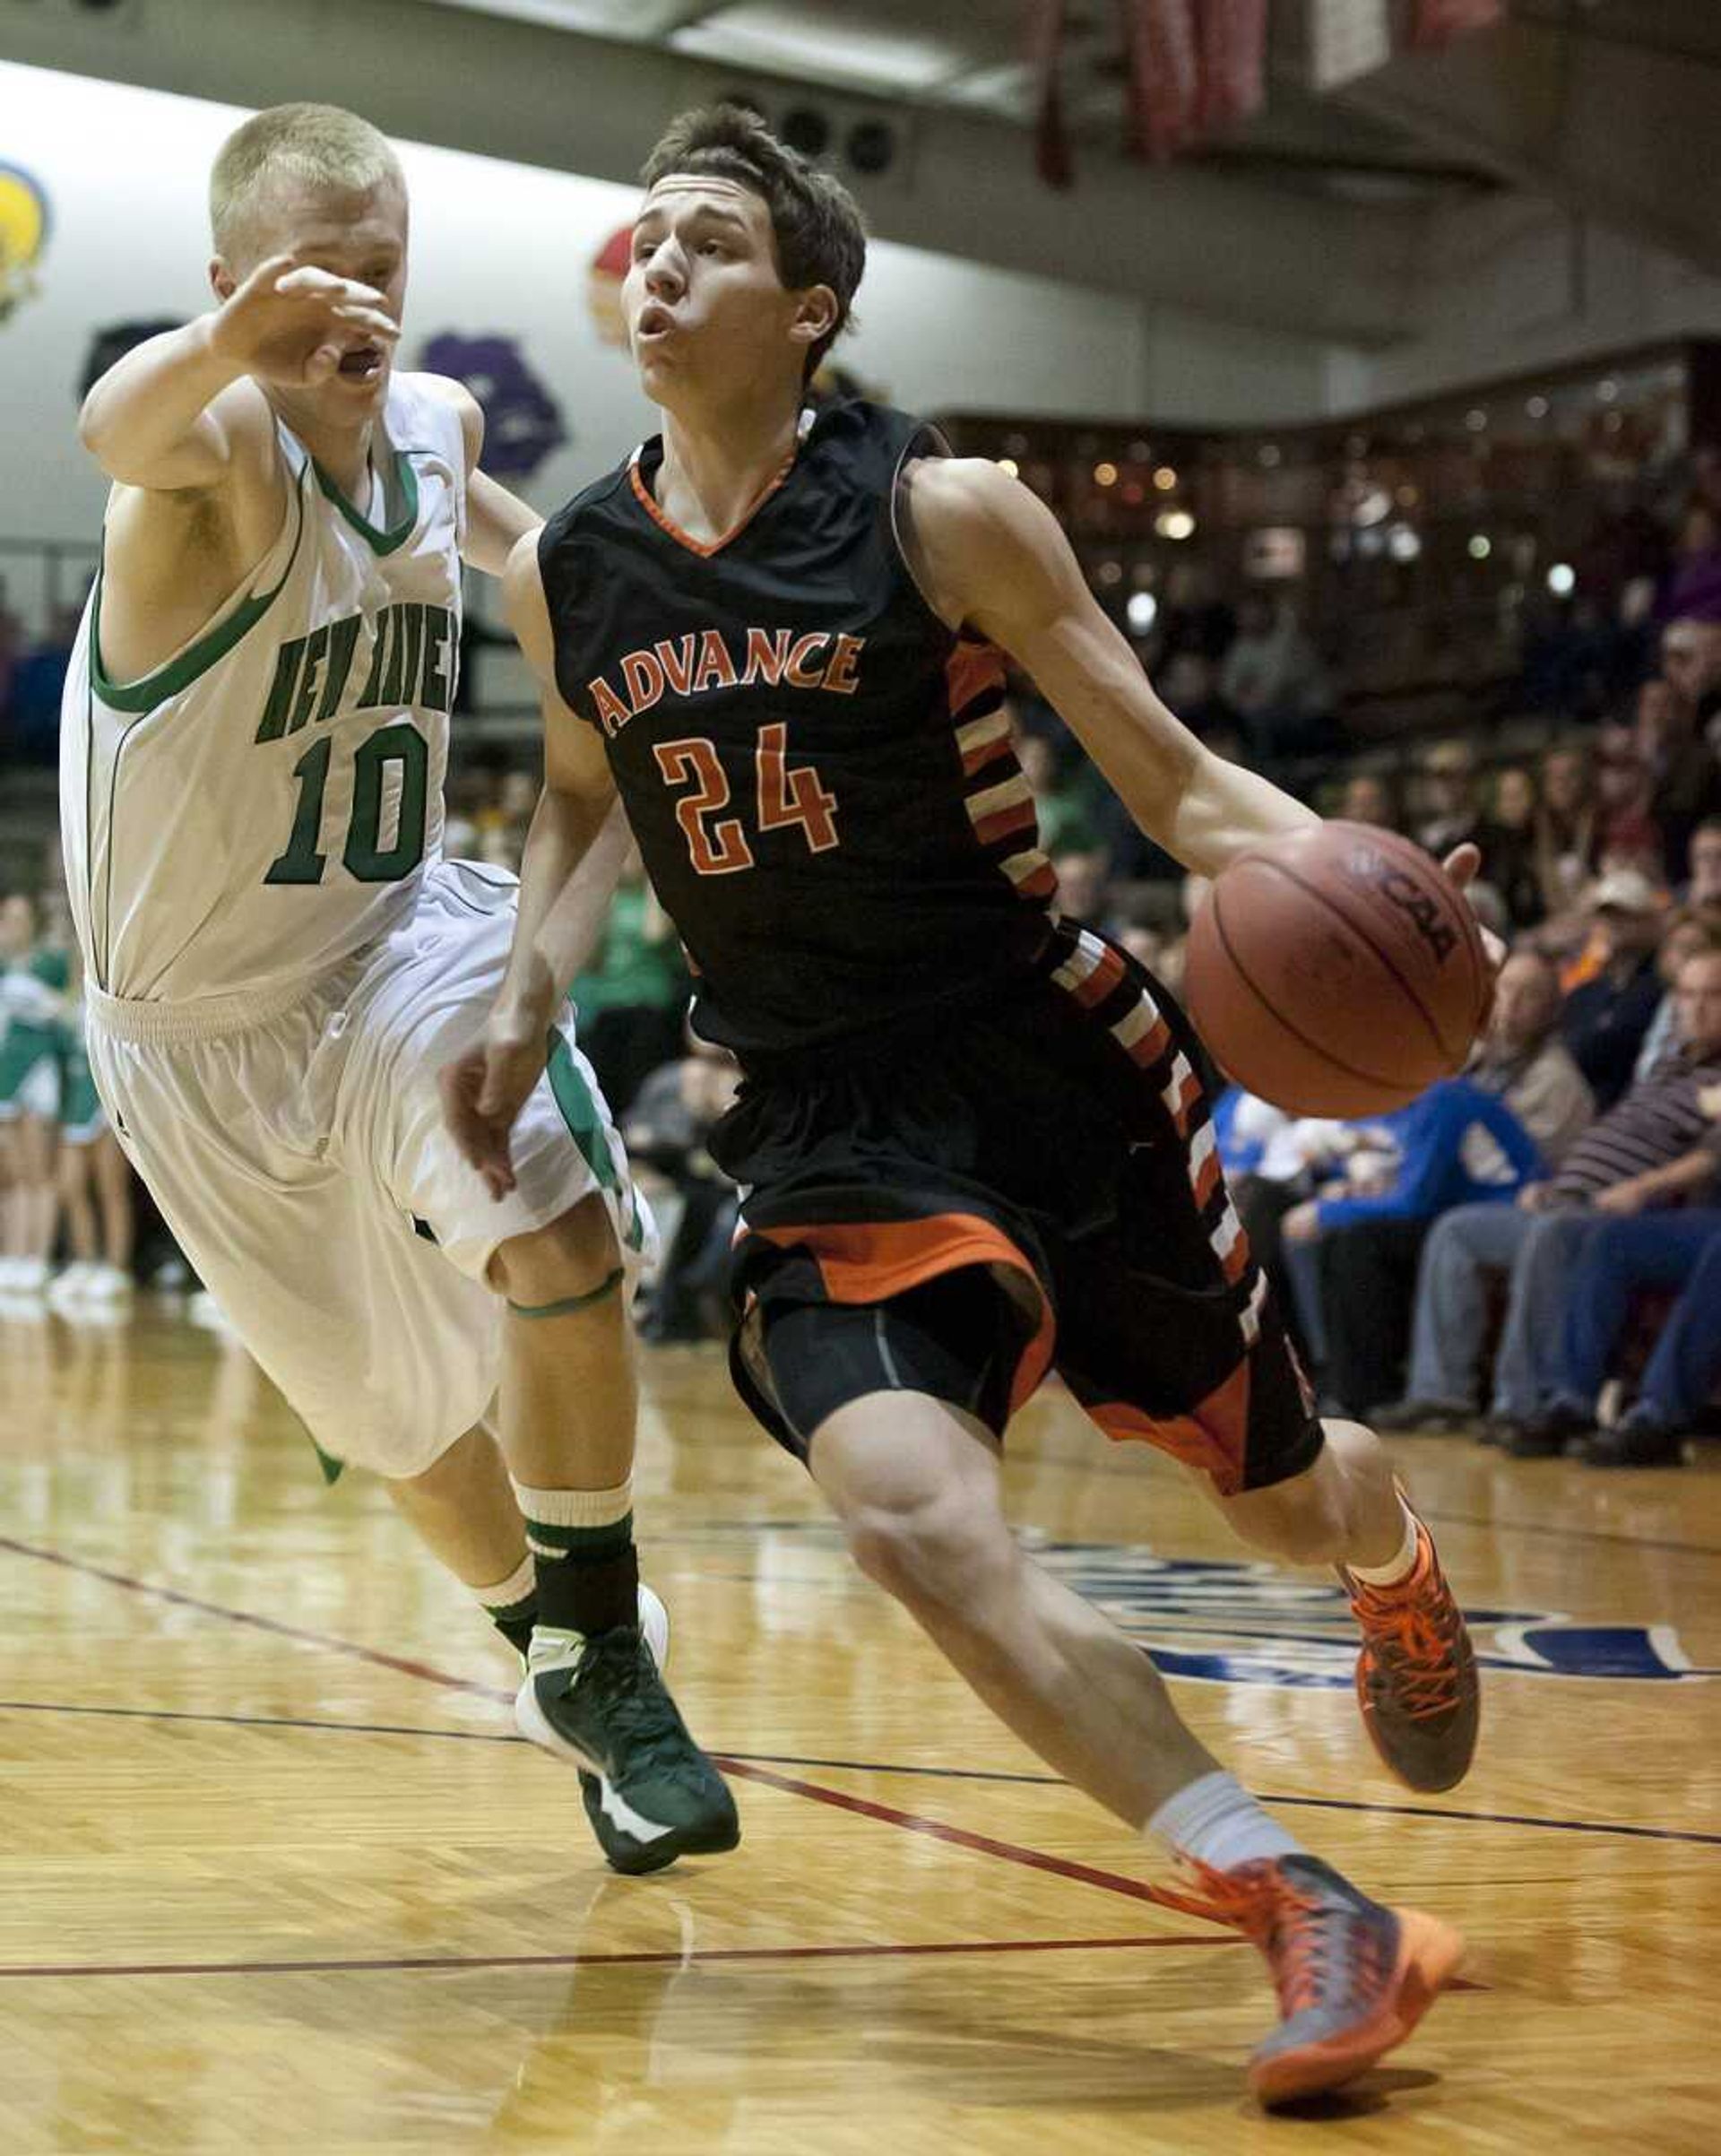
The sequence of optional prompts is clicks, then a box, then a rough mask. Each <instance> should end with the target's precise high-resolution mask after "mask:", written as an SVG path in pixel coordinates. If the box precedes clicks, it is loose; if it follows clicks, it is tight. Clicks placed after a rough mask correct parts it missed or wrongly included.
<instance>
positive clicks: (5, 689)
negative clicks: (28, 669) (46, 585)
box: [0, 576, 24, 756]
mask: <svg viewBox="0 0 1721 2156" xmlns="http://www.w3.org/2000/svg"><path fill="white" fill-rule="evenodd" d="M23 648H24V625H23V623H22V621H21V620H20V619H18V617H17V615H16V614H14V613H13V610H12V608H11V606H10V605H9V604H8V603H7V600H6V580H5V578H4V576H0V756H4V753H5V749H6V743H7V735H8V731H9V725H8V720H9V711H10V706H11V703H12V676H13V668H14V667H16V665H17V663H18V654H19V653H20V652H22V649H23Z"/></svg>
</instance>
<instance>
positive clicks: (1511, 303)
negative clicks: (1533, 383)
mask: <svg viewBox="0 0 1721 2156" xmlns="http://www.w3.org/2000/svg"><path fill="white" fill-rule="evenodd" d="M1422 266H1423V274H1422V275H1421V276H1420V277H1419V278H1418V279H1417V280H1416V281H1415V282H1414V286H1413V289H1412V296H1411V298H1410V299H1409V301H1408V304H1407V307H1406V313H1405V338H1404V340H1403V341H1402V342H1399V343H1396V344H1393V345H1389V346H1388V347H1387V348H1385V349H1384V350H1382V351H1375V352H1371V353H1362V352H1359V351H1347V352H1345V353H1344V354H1342V355H1335V356H1333V357H1332V358H1331V359H1329V362H1328V381H1329V385H1330V394H1331V407H1332V409H1334V410H1336V411H1350V410H1357V409H1360V408H1363V407H1366V406H1369V405H1371V404H1381V403H1392V402H1394V401H1396V400H1397V399H1398V398H1401V397H1414V396H1420V395H1423V394H1425V393H1427V392H1429V391H1435V392H1439V391H1441V390H1444V389H1447V388H1450V387H1453V386H1456V385H1460V384H1463V383H1466V382H1475V381H1480V380H1483V379H1486V378H1487V377H1491V376H1497V375H1504V374H1517V373H1519V372H1522V371H1524V370H1525V369H1527V368H1535V367H1539V366H1553V365H1556V364H1558V363H1559V362H1561V361H1562V360H1569V359H1585V358H1587V357H1589V356H1591V355H1594V354H1598V353H1602V352H1606V351H1613V350H1616V349H1619V348H1622V347H1626V346H1630V345H1637V344H1644V343H1648V342H1654V341H1655V340H1656V339H1658V338H1663V337H1678V336H1684V335H1687V334H1707V335H1710V336H1714V335H1717V334H1721V281H1717V279H1715V278H1713V277H1709V276H1706V275H1704V274H1703V273H1701V272H1700V271H1699V270H1696V269H1693V268H1691V266H1690V265H1689V264H1686V263H1684V262H1682V261H1680V260H1679V259H1677V258H1676V257H1675V256H1673V255H1669V254H1665V253H1664V252H1662V251H1661V250H1659V249H1657V248H1656V247H1651V246H1648V245H1647V244H1645V243H1644V242H1642V241H1639V240H1638V239H1634V238H1629V237H1628V236H1627V235H1625V234H1624V233H1622V232H1619V231H1616V230H1613V229H1609V228H1608V227H1606V226H1604V225H1599V224H1596V222H1595V221H1592V220H1587V219H1582V218H1574V217H1571V216H1569V215H1567V214H1566V213H1565V212H1562V211H1561V210H1560V209H1558V208H1557V207H1556V206H1555V205H1553V204H1552V203H1545V202H1537V201H1535V200H1532V199H1529V198H1526V197H1525V196H1522V195H1514V196H1506V197H1503V198H1501V199H1500V200H1498V201H1495V202H1492V203H1466V205H1465V206H1464V207H1463V208H1462V209H1451V210H1443V211H1440V212H1437V213H1435V214H1433V215H1431V216H1430V218H1429V219H1428V221H1427V229H1426V232H1425V234H1424V238H1423V248H1422Z"/></svg>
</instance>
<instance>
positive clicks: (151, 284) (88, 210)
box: [0, 63, 1325, 573]
mask: <svg viewBox="0 0 1721 2156" xmlns="http://www.w3.org/2000/svg"><path fill="white" fill-rule="evenodd" d="M0 115H3V116H4V117H0V166H6V165H10V166H12V167H13V168H15V169H17V170H18V171H20V172H22V173H23V174H26V175H28V176H29V178H30V179H31V180H33V181H34V182H35V183H36V185H37V186H39V188H40V190H41V192H42V194H43V195H45V196H46V197H47V201H48V214H49V219H50V227H49V231H48V239H47V244H46V247H45V248H44V249H43V251H42V254H41V256H40V259H39V261H38V262H37V263H36V264H34V265H33V268H31V269H30V270H29V271H27V272H24V273H22V276H21V275H19V274H17V273H14V274H13V278H12V280H11V282H12V287H13V305H12V307H11V308H10V311H9V313H8V314H7V316H6V318H4V320H3V321H0V414H3V415H4V433H3V436H0V538H15V537H20V536H27V537H30V538H33V539H71V538H82V537H88V536H91V535H92V534H93V533H94V532H95V529H96V526H97V524H98V522H99V516H100V512H101V505H102V500H103V494H104V489H103V488H102V485H101V482H100V481H99V476H98V475H97V474H96V472H94V470H93V468H92V467H91V465H90V464H89V463H88V461H87V460H86V459H85V458H84V457H83V456H82V454H81V452H80V451H79V450H78V448H77V446H76V443H75V440H74V435H73V423H74V414H75V411H76V408H77V401H78V387H79V383H80V380H81V378H82V375H83V372H84V370H85V368H86V365H87V364H88V362H89V359H90V354H91V347H92V342H93V340H94V338H95V337H96V335H97V334H98V333H99V332H102V331H107V330H111V329H113V328H115V327H116V326H117V325H122V324H126V323H133V322H138V321H143V320H149V319H152V318H157V317H161V316H181V317H183V316H188V315H189V314H191V313H193V312H195V310H197V309H198V308H199V307H202V306H203V305H204V304H205V303H206V286H205V283H204V266H205V261H206V255H207V246H208V243H207V235H206V227H205V221H204V211H203V187H204V181H205V177H206V174H207V171H208V168H209V164H210V161H211V159H212V156H213V153H214V152H215V149H216V147H217V146H218V144H219V143H220V142H221V138H222V137H223V136H224V135H225V134H227V132H228V131H229V129H230V128H231V127H232V126H234V125H236V124H237V122H238V119H239V118H240V117H242V115H241V113H240V112H239V111H238V109H237V108H232V107H229V106H223V105H215V104H211V103H205V102H203V101H200V100H191V99H184V98H177V97H169V96H167V95H165V94H163V93H161V92H159V91H150V90H143V89H136V88H133V87H131V86H129V85H125V84H118V83H112V82H98V81H93V80H90V79H86V78H82V77H77V76H72V75H65V74H56V73H49V72H47V71H44V70H38V69H27V68H21V67H16V66H12V65H5V64H3V63H0ZM402 154H403V156H404V160H405V162H406V165H407V170H408V177H409V180H410V182H411V190H412V197H413V219H414V237H413V273H412V283H411V291H410V294H409V301H408V317H407V337H406V342H405V351H406V354H407V357H408V359H409V362H411V363H419V361H421V359H422V358H423V356H424V353H425V351H426V347H427V345H428V343H429V342H430V341H432V340H433V339H436V338H439V337H442V338H454V339H459V340H468V341H471V340H476V339H480V338H498V337H499V338H502V339H505V340H506V341H507V342H508V344H509V345H510V346H511V347H512V352H511V354H507V353H505V354H504V355H502V357H503V359H504V363H505V364H506V366H507V367H508V368H509V369H510V371H512V368H513V365H514V362H515V361H516V360H517V361H518V363H519V365H520V368H522V369H523V372H522V374H521V375H520V377H518V378H517V379H516V380H515V383H514V391H515V399H514V428H515V433H516V435H517V437H518V439H519V441H520V443H521V445H522V447H521V452H520V458H519V460H518V463H517V464H516V468H515V472H514V473H513V477H514V479H515V483H516V484H518V485H519V486H520V487H521V489H522V490H523V491H524V492H525V493H527V494H529V495H530V496H531V497H532V498H533V499H534V500H536V501H537V502H539V503H541V504H545V505H549V504H553V503H556V502H558V501H560V500H562V499H564V498H566V496H567V495H568V494H570V493H572V492H573V491H575V489H577V488H578V487H579V486H581V485H583V484H584V481H586V480H587V479H589V478H590V477H592V475H593V474H594V473H596V472H599V471H601V470H602V469H603V468H604V467H605V466H606V465H608V464H610V463H613V462H614V461H615V460H616V459H617V458H618V457H619V456H621V455H624V454H625V453H626V452H627V449H628V448H629V447H630V446H632V444H633V443H634V442H635V441H636V440H637V439H638V438H639V437H640V436H641V435H642V434H643V433H644V432H645V431H647V430H648V429H649V426H650V415H649V413H648V411H647V408H646V407H645V405H644V403H643V402H642V400H641V399H640V397H639V396H638V394H637V392H636V389H635V387H634V383H633V374H632V369H631V367H630V365H629V363H628V361H627V357H626V355H625V353H623V352H622V351H619V350H618V349H616V348H615V347H614V346H613V345H612V344H610V343H607V342H605V341H604V340H603V338H602V336H601V333H600V331H599V328H598V326H597V324H596V321H595V320H594V316H593V311H592V298H591V287H592V263H593V261H594V258H595V257H596V255H598V253H599V250H600V249H601V247H602V245H603V243H604V241H605V240H606V239H607V238H609V237H610V235H611V234H612V233H614V232H615V231H616V230H617V229H618V227H619V226H621V225H622V224H624V223H625V222H626V221H627V218H628V216H629V214H630V212H631V209H632V206H633V204H634V203H635V202H636V199H637V197H636V191H635V190H634V189H632V188H630V187H627V186H619V185H616V184H613V183H611V182H609V181H605V180H598V179H588V178H578V177H575V176H573V175H570V174H567V173H563V172H552V171H547V170H543V169H537V168H533V167H529V166H524V165H515V164H508V163H505V162H502V161H500V160H495V159H490V158H480V157H477V156H472V155H470V154H467V153H465V152H457V151H451V150H444V149H435V148H428V147H425V146H422V145H417V144H410V143H409V144H406V145H404V146H403V152H402ZM26 283H27V284H28V285H29V286H30V287H32V288H33V289H30V290H23V289H22V287H23V286H24V285H25V284H26ZM1324 352H1325V348H1324V347H1323V346H1321V345H1320V344H1319V343H1317V342H1315V341H1313V340H1308V341H1303V340H1299V339H1296V338H1294V337H1288V336H1283V335H1281V336H1278V337H1276V338H1269V339H1267V340H1263V339H1262V338H1261V337H1259V336H1258V335H1257V334H1255V333H1250V332H1244V331H1241V330H1238V329H1234V328H1228V327H1226V326H1224V325H1215V324H1210V323H1204V322H1203V321H1201V320H1200V319H1199V318H1198V317H1185V316H1177V315H1175V314H1172V313H1169V312H1166V311H1165V310H1161V309H1155V308H1153V307H1150V305H1149V303H1147V302H1146V301H1144V300H1142V299H1137V298H1133V297H1129V296H1125V295H1121V294H1119V293H1115V292H1104V291H1100V290H1092V289H1088V288H1085V287H1083V286H1081V285H1079V284H1072V283H1067V282H1063V281H1053V280H1051V279H1049V278H1043V277H1037V276H1031V275H1027V274H1024V273H1016V272H1012V271H1008V270H1002V269H997V268H989V267H984V266H982V265H979V264H973V263H968V262H962V261H957V260H956V259H954V258H952V257H950V256H947V255H936V254H931V253H929V252H926V251H925V250H922V249H920V248H916V247H904V246H899V245H893V244H891V243H889V242H887V241H876V242H875V243H874V247H873V253H872V257H871V261H870V264H869V271H868V275H867V281H866V284H865V287H864V289H863V290H862V293H861V298H860V328H859V330H858V331H857V333H855V334H854V335H853V336H852V337H851V338H850V339H849V340H847V341H846V342H845V345H844V346H843V351H842V358H843V363H844V364H845V365H846V366H848V367H849V368H852V370H853V371H854V372H855V373H857V374H859V375H860V377H862V378H863V379H864V380H865V381H866V382H867V383H868V384H869V385H876V386H878V388H880V389H882V390H883V391H884V392H886V394H889V395H890V396H891V397H893V398H894V399H895V400H896V401H898V402H900V403H904V404H907V405H910V406H919V407H936V406H961V407H964V408H967V409H971V410H972V409H991V410H1003V411H1032V412H1042V413H1048V414H1062V415H1072V414H1090V413H1092V414H1098V415H1109V414H1131V413H1135V412H1137V411H1141V410H1143V409H1145V408H1151V409H1153V410H1155V411H1163V413H1164V414H1165V416H1168V417H1171V416H1177V415H1178V414H1180V413H1184V414H1188V415H1189V416H1195V415H1196V413H1197V412H1199V414H1200V416H1204V417H1209V418H1221V419H1223V418H1225V417H1228V416H1242V413H1243V411H1245V410H1248V409H1253V410H1257V411H1258V410H1259V409H1260V406H1261V404H1262V403H1268V404H1270V405H1271V406H1272V407H1273V408H1274V409H1275V410H1276V411H1281V410H1286V409H1293V410H1306V409H1310V408H1311V407H1312V406H1313V405H1314V404H1315V403H1318V402H1319V384H1320V380H1321V368H1322V366H1323V362H1324ZM468 356H469V358H471V359H472V363H473V364H480V363H481V361H480V359H479V357H478V356H477V355H471V354H470V353H469V355H468ZM495 356H496V355H494V354H492V355H491V357H492V358H495ZM557 437H559V439H558V438H557ZM535 451H536V452H541V456H539V458H538V460H537V461H536V463H535V467H534V468H533V469H532V470H530V471H527V470H525V469H524V468H523V466H524V464H525V463H526V461H527V459H528V458H530V457H531V456H532V454H533V452H535ZM0 573H5V572H4V565H0Z"/></svg>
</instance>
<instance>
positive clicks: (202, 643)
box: [90, 472, 305, 714]
mask: <svg viewBox="0 0 1721 2156" xmlns="http://www.w3.org/2000/svg"><path fill="white" fill-rule="evenodd" d="M293 507H295V509H296V510H297V511H298V529H297V530H296V531H295V532H294V533H293V546H292V551H291V553H290V554H289V555H288V557H287V562H286V566H285V567H284V568H283V569H282V570H281V578H280V581H279V583H277V584H275V586H274V588H273V589H272V591H267V592H253V593H251V595H250V596H249V597H248V598H246V599H243V600H241V601H240V602H239V604H238V606H236V607H235V608H234V610H233V611H232V612H231V613H230V614H229V615H228V617H227V619H225V620H224V621H218V622H217V623H216V625H215V627H214V628H212V629H210V630H208V631H206V632H205V634H204V635H203V636H199V637H198V638H197V640H196V642H195V644H193V645H191V646H190V647H189V649H187V650H186V651H183V652H181V653H180V654H179V656H178V657H177V659H170V660H169V662H168V663H167V664H166V665H165V666H159V667H157V669H156V671H154V672H153V673H152V674H145V675H144V676H143V680H141V681H124V682H122V681H113V680H109V679H108V671H107V669H106V668H105V667H104V666H103V665H102V662H101V580H102V571H101V570H100V569H98V570H97V572H96V590H95V597H94V599H93V601H92V602H91V610H90V685H91V688H93V689H94V691H95V693H96V695H97V696H99V697H100V698H101V701H102V702H103V703H104V704H106V705H107V706H108V708H109V710H111V711H129V712H135V713H138V714H142V713H143V712H147V711H153V710H154V709H155V707H156V706H157V705H158V704H165V703H166V702H167V701H168V699H169V697H177V696H178V695H180V694H181V693H182V692H183V691H184V690H186V689H187V688H190V687H191V685H192V683H193V682H194V681H195V680H196V679H197V677H198V675H199V674H206V673H207V672H208V671H209V670H210V668H211V667H212V666H213V665H214V664H215V663H216V662H217V661H218V660H221V659H225V658H226V656H227V654H229V652H230V651H231V650H232V649H233V646H234V645H236V644H237V643H238V641H239V639H240V638H241V637H242V636H245V635H246V632H247V631H248V630H251V629H254V628H255V627H256V625H257V623H258V622H259V621H261V620H262V619H263V617H264V615H265V614H266V613H267V612H268V611H269V609H270V608H271V607H272V605H273V604H274V603H275V601H276V600H277V599H278V598H279V597H280V596H281V591H282V589H283V587H284V586H285V584H286V582H287V579H288V577H289V576H291V575H292V573H293V564H294V562H295V561H296V560H298V550H299V546H300V543H301V542H302V541H303V539H304V537H305V485H304V475H303V473H302V472H301V473H298V474H297V475H296V476H295V478H294V481H293Z"/></svg>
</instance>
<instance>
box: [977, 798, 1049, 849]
mask: <svg viewBox="0 0 1721 2156" xmlns="http://www.w3.org/2000/svg"><path fill="white" fill-rule="evenodd" d="M968 812H969V814H970V815H971V816H973V803H972V802H970V804H969V810H968ZM1037 828H1038V822H1037V819H1036V818H1035V815H1034V809H1033V802H1032V801H1013V802H1012V803H1011V805H1010V806H1009V807H1008V809H995V810H993V811H992V813H991V814H990V816H982V817H975V818H974V836H975V837H977V838H978V839H979V841H980V843H981V844H982V846H995V845H997V844H998V843H999V840H1000V839H1004V838H1014V837H1015V836H1016V833H1017V832H1018V831H1033V830H1036V829H1037Z"/></svg>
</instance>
